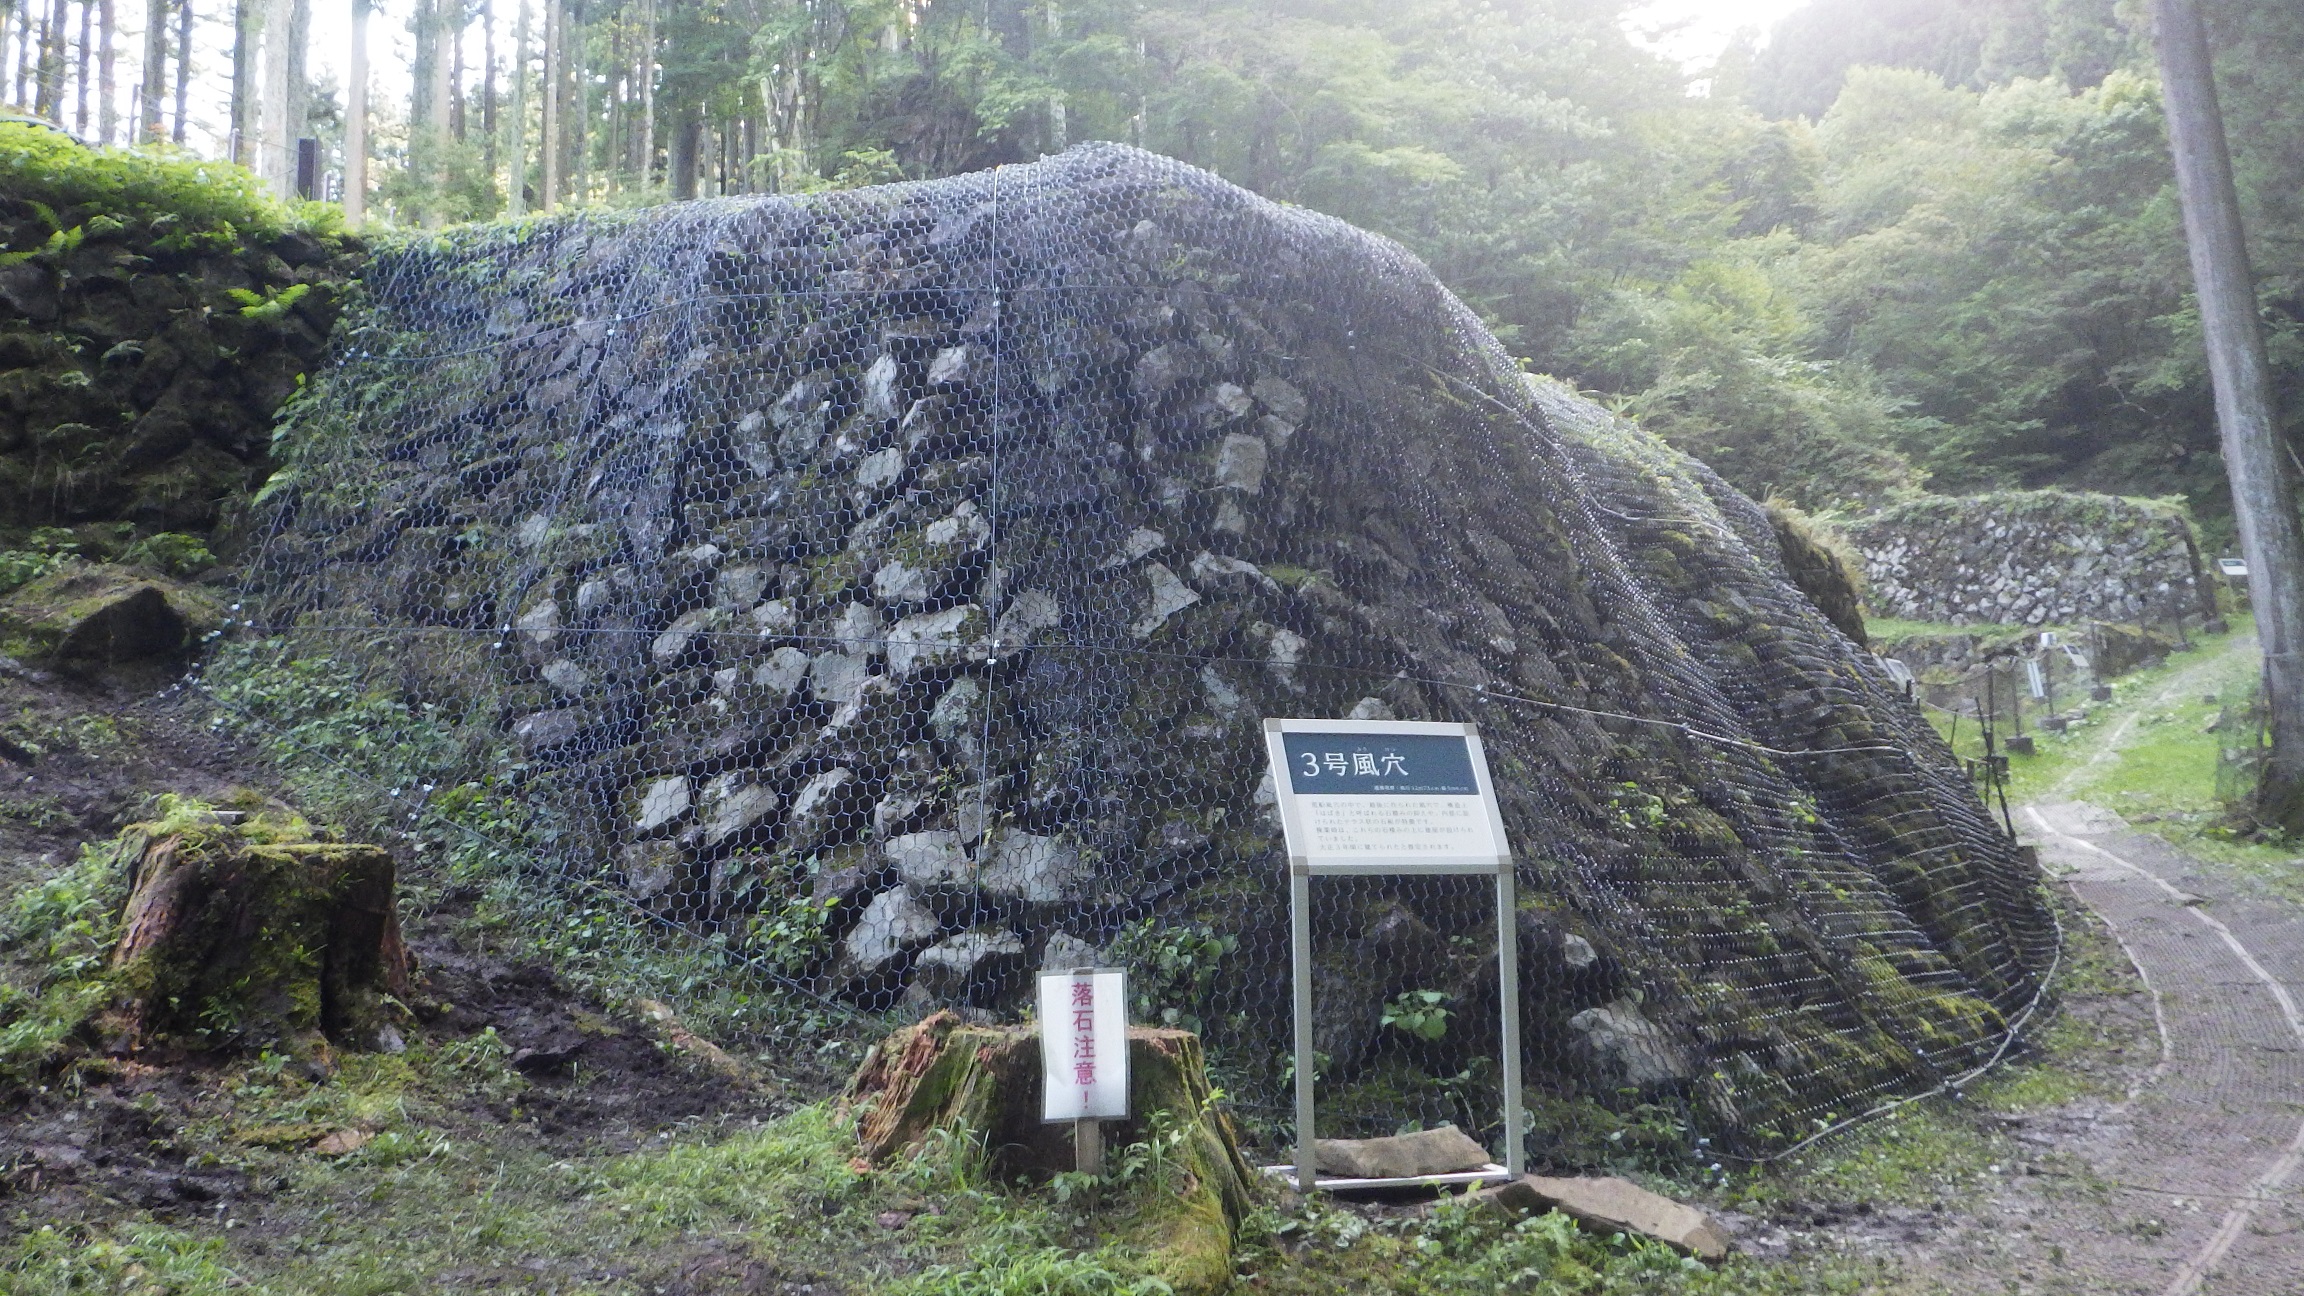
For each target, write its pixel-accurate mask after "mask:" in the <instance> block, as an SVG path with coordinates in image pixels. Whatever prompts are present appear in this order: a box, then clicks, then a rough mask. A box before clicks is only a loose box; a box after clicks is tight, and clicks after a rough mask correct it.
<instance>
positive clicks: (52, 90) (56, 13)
mask: <svg viewBox="0 0 2304 1296" xmlns="http://www.w3.org/2000/svg"><path fill="white" fill-rule="evenodd" d="M65 3H66V0H55V3H54V4H52V5H51V6H49V9H48V17H47V19H46V20H45V21H44V22H43V23H42V25H41V28H40V87H39V95H38V98H37V99H36V100H35V101H34V103H33V106H32V111H33V112H35V113H38V114H39V115H40V116H42V117H45V118H47V119H48V120H50V121H62V120H64V29H65V26H66V25H67V24H68V23H70V22H71V20H72V14H71V11H70V10H69V9H67V8H66V7H65Z"/></svg>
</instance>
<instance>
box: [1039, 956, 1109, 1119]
mask: <svg viewBox="0 0 2304 1296" xmlns="http://www.w3.org/2000/svg"><path fill="white" fill-rule="evenodd" d="M1039 991H1040V1095H1041V1097H1040V1119H1042V1120H1044V1121H1077V1120H1125V1119H1127V1117H1128V973H1127V972H1126V971H1125V970H1124V969H1121V968H1081V969H1079V970H1077V971H1072V972H1043V973H1041V974H1040V983H1039Z"/></svg>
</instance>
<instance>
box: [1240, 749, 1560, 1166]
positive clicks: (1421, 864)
mask: <svg viewBox="0 0 2304 1296" xmlns="http://www.w3.org/2000/svg"><path fill="white" fill-rule="evenodd" d="M1264 741H1265V746H1266V749H1267V751H1268V753H1269V755H1270V757H1271V761H1272V786H1273V791H1274V793H1275V794H1276V795H1277V797H1278V801H1279V809H1280V824H1281V829H1282V831H1283V832H1284V833H1285V834H1286V835H1287V839H1288V917H1289V924H1288V926H1289V942H1288V943H1289V950H1290V955H1291V962H1292V963H1293V965H1294V974H1295V980H1296V985H1295V992H1296V993H1295V1001H1296V1047H1295V1053H1296V1187H1297V1190H1298V1191H1300V1192H1309V1191H1311V1190H1312V1189H1313V1188H1314V1187H1316V1186H1318V1183H1319V1179H1318V1176H1317V1174H1316V1172H1315V1167H1314V1165H1313V1140H1314V1129H1315V1126H1314V1124H1313V1081H1314V1074H1313V1072H1314V1066H1315V1059H1314V1056H1313V1048H1312V904H1311V885H1312V879H1313V878H1314V877H1315V876H1344V877H1368V876H1397V875H1402V874H1423V875H1432V874H1458V875H1464V874H1470V875H1486V876H1490V877H1493V878H1494V879H1495V880H1496V973H1497V976H1498V978H1499V979H1500V984H1499V986H1498V987H1497V990H1498V994H1497V998H1498V999H1499V1000H1500V1001H1501V1006H1502V1018H1503V1021H1502V1026H1503V1045H1502V1047H1503V1054H1504V1056H1503V1058H1502V1062H1503V1068H1502V1069H1503V1073H1504V1075H1503V1080H1504V1166H1505V1173H1507V1174H1508V1175H1510V1176H1511V1177H1513V1178H1518V1177H1519V1175H1520V1170H1521V1161H1522V1154H1521V1143H1522V1141H1523V1140H1522V1128H1521V1125H1522V1113H1521V1108H1520V1103H1521V1093H1520V952H1519V939H1518V936H1519V930H1518V924H1517V923H1516V921H1515V918H1514V894H1513V875H1512V851H1511V848H1510V847H1509V846H1508V845H1507V844H1506V842H1505V838H1504V817H1503V815H1502V813H1501V812H1499V810H1498V809H1497V804H1496V789H1495V787H1494V785H1493V784H1491V783H1490V782H1489V779H1488V758H1487V754H1486V752H1485V751H1484V750H1483V749H1482V747H1481V745H1480V733H1479V729H1478V727H1477V726H1474V725H1469V724H1451V723H1440V722H1433V721H1420V720H1266V721H1265V722H1264Z"/></svg>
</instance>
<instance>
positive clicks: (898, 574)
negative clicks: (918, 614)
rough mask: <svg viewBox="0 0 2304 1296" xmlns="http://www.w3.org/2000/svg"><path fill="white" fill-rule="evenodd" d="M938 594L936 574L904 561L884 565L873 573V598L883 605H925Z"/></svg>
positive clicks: (899, 560)
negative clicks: (932, 596)
mask: <svg viewBox="0 0 2304 1296" xmlns="http://www.w3.org/2000/svg"><path fill="white" fill-rule="evenodd" d="M935 592H936V574H935V573H934V572H933V571H930V570H929V569H927V568H925V567H914V566H912V565H910V564H908V563H906V562H905V561H904V560H903V559H901V558H898V559H893V560H891V561H889V562H886V563H883V564H881V566H880V570H878V571H876V572H874V573H872V597H873V598H875V599H877V600H879V601H880V602H882V603H887V604H891V605H900V604H905V603H925V602H927V601H928V599H929V597H930V596H931V595H933V594H934V593H935Z"/></svg>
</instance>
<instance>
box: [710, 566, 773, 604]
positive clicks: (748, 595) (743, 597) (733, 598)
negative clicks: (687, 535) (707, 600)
mask: <svg viewBox="0 0 2304 1296" xmlns="http://www.w3.org/2000/svg"><path fill="white" fill-rule="evenodd" d="M768 576H769V573H768V572H767V571H766V570H764V569H762V568H760V567H756V566H754V565H752V564H750V563H746V564H744V565H742V566H739V567H729V568H726V569H724V570H723V571H721V573H720V574H719V575H718V576H715V577H713V578H712V601H713V604H714V606H716V607H718V608H720V609H721V610H722V611H725V612H731V613H741V612H749V611H751V610H752V605H753V604H755V603H758V602H759V601H760V594H761V592H762V591H763V590H765V589H767V588H768Z"/></svg>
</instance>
